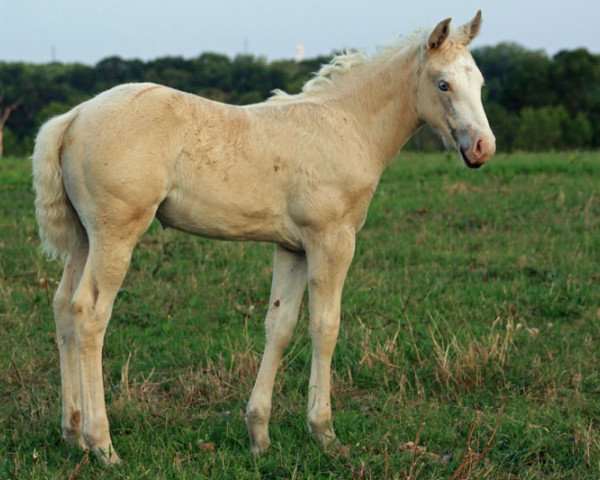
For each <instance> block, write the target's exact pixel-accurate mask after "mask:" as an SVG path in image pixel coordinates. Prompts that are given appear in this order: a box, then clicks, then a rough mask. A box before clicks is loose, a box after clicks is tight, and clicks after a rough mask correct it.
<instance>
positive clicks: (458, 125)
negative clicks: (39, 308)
mask: <svg viewBox="0 0 600 480" xmlns="http://www.w3.org/2000/svg"><path fill="white" fill-rule="evenodd" d="M450 20H451V19H450V18H448V19H446V20H443V21H442V22H440V23H439V24H437V26H436V27H435V28H433V29H422V30H418V31H416V32H415V33H414V34H413V35H411V36H409V37H408V38H406V39H404V40H399V41H397V42H396V43H395V44H392V45H388V46H387V47H384V48H382V49H380V50H379V51H378V52H376V53H375V54H373V55H371V56H367V55H366V54H363V53H356V52H353V53H352V52H351V53H345V54H341V55H338V56H336V57H334V59H333V60H332V61H331V63H329V64H327V65H324V66H322V67H321V69H320V70H319V72H317V74H316V75H315V76H314V78H312V79H311V80H310V81H308V82H307V83H306V84H305V86H304V87H303V89H302V91H301V92H300V93H298V94H294V95H291V94H287V93H284V92H282V91H275V92H274V94H273V96H272V97H271V98H270V99H268V100H267V101H265V102H262V103H258V104H254V105H248V106H233V105H226V104H223V103H218V102H215V101H211V100H208V99H204V98H201V97H199V96H195V95H192V94H189V93H184V92H181V91H178V90H174V89H171V88H168V87H165V86H161V85H157V84H151V83H141V84H125V85H121V86H117V87H115V88H112V89H110V90H108V91H105V92H103V93H101V94H99V95H97V96H96V97H94V98H92V99H90V100H88V101H85V102H84V103H81V104H80V105H78V106H76V107H74V108H73V109H72V110H70V111H69V112H67V113H65V114H63V115H60V116H57V117H54V118H52V119H50V120H49V121H48V122H46V123H45V124H44V125H43V126H42V128H41V129H40V131H39V133H38V135H37V138H36V143H35V148H34V152H33V156H32V168H33V184H34V189H35V192H36V199H35V211H36V218H37V222H38V225H39V234H40V238H41V245H42V249H43V251H44V252H45V253H46V254H47V255H48V256H49V257H50V258H56V257H60V258H61V259H62V260H63V261H64V271H63V274H62V278H61V280H60V283H59V285H58V288H57V291H56V294H55V296H54V301H53V312H54V318H55V323H56V332H57V335H56V340H57V343H58V349H59V357H60V373H61V387H62V388H61V391H62V392H61V393H62V422H61V427H62V435H63V437H64V438H65V439H66V440H67V441H69V442H72V443H74V444H75V445H78V446H80V447H82V448H87V449H90V450H92V452H94V453H95V454H96V456H97V457H98V459H99V460H100V461H101V462H103V463H105V464H115V463H118V462H119V461H120V458H119V456H118V455H117V452H116V451H115V449H114V447H113V444H112V441H111V437H110V434H109V423H108V419H107V415H106V408H105V400H104V389H103V388H104V387H103V381H102V347H103V342H104V335H105V332H106V328H107V326H108V323H109V319H110V317H111V313H112V308H113V303H114V300H115V297H116V295H117V292H118V290H119V289H120V287H121V284H122V282H123V279H124V277H125V275H126V272H127V270H128V267H129V264H130V259H131V255H132V251H133V249H134V247H135V245H136V243H137V241H138V240H139V238H140V236H141V235H142V234H143V233H144V232H145V231H146V230H147V229H148V228H149V226H150V224H151V223H152V221H153V219H154V218H157V219H158V220H159V221H160V223H161V224H162V225H163V226H164V227H165V228H166V227H171V228H174V229H177V230H181V231H184V232H188V233H191V234H194V235H200V236H204V237H209V238H215V239H223V240H243V241H262V242H272V243H274V244H275V254H274V257H275V258H274V268H273V282H272V287H271V293H270V299H269V307H268V311H267V313H266V319H265V331H266V335H265V337H266V341H265V347H264V353H263V356H262V360H261V363H260V367H259V371H258V374H257V378H256V383H255V385H254V387H253V389H252V393H251V395H250V399H249V402H248V405H247V410H246V415H245V421H246V424H247V428H248V431H249V435H250V440H251V442H250V443H251V450H252V452H253V453H254V454H259V453H261V452H263V451H264V450H266V449H267V448H268V447H269V444H270V440H269V418H270V412H271V400H272V392H273V385H274V381H275V375H276V372H277V369H278V366H279V364H280V361H281V358H282V354H283V352H284V349H285V348H286V346H287V345H288V342H289V341H290V337H291V335H292V331H293V330H294V327H295V324H296V321H297V317H298V311H299V308H300V304H301V300H302V297H303V295H304V291H305V289H306V287H307V285H308V298H309V300H308V309H309V335H310V338H311V342H312V357H311V371H310V382H309V391H308V409H307V424H308V428H309V431H310V433H311V434H312V436H313V437H314V438H315V439H316V441H317V442H318V443H320V444H321V445H323V446H324V447H330V446H332V445H335V444H336V443H337V439H336V435H335V431H334V428H333V423H332V412H331V403H330V390H331V379H330V375H331V359H332V355H333V351H334V347H335V344H336V341H337V336H338V330H339V324H340V310H341V297H342V288H343V285H344V281H345V278H346V274H347V271H348V268H349V266H350V263H351V261H352V257H353V254H354V247H355V237H356V235H357V233H358V232H359V231H360V230H361V228H362V227H363V224H364V222H365V218H366V214H367V209H368V206H369V203H370V201H371V199H372V197H373V193H374V192H375V189H376V187H377V184H378V182H379V179H380V176H381V174H382V172H383V171H384V169H385V168H386V166H387V165H388V164H389V163H390V162H391V161H392V159H393V158H394V157H395V155H396V154H397V153H398V152H399V151H400V149H401V147H402V146H403V145H404V143H405V142H406V141H407V140H408V139H409V138H410V136H411V135H412V134H413V132H415V131H416V130H417V129H418V128H419V127H420V126H421V125H422V124H425V123H427V124H429V125H430V126H431V127H432V128H434V129H435V130H436V131H437V132H439V134H440V135H441V137H442V138H443V139H444V141H445V142H446V143H447V145H453V146H454V147H455V148H456V149H457V151H458V152H460V157H462V160H463V161H464V163H465V164H466V165H467V166H468V167H470V168H478V167H480V166H481V165H483V164H484V163H485V162H486V161H487V160H488V159H489V158H490V157H491V156H492V155H493V154H494V153H495V148H496V147H495V138H494V135H493V133H492V131H491V129H490V126H489V123H488V120H487V118H486V115H485V112H484V109H483V106H482V103H481V88H482V85H483V77H482V74H481V72H480V71H479V70H478V68H477V66H476V65H475V62H474V60H473V58H472V56H471V54H470V53H469V51H468V49H467V46H468V45H469V43H470V42H471V40H472V39H473V38H474V37H475V36H476V35H477V34H478V32H479V29H480V25H481V11H478V12H477V14H476V15H475V17H474V18H473V19H472V20H471V21H470V22H468V23H466V24H464V25H462V26H460V27H459V28H456V29H451V27H450Z"/></svg>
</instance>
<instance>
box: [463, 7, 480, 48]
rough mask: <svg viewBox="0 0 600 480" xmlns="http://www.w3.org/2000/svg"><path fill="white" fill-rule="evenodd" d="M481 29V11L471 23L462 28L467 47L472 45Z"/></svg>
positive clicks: (478, 11)
mask: <svg viewBox="0 0 600 480" xmlns="http://www.w3.org/2000/svg"><path fill="white" fill-rule="evenodd" d="M480 28H481V10H477V13H476V14H475V16H474V17H473V20H471V21H470V22H469V23H467V24H465V25H463V26H462V27H460V31H461V34H462V37H463V38H464V43H465V45H468V44H469V43H471V40H473V39H474V38H475V37H476V36H477V34H478V33H479V29H480Z"/></svg>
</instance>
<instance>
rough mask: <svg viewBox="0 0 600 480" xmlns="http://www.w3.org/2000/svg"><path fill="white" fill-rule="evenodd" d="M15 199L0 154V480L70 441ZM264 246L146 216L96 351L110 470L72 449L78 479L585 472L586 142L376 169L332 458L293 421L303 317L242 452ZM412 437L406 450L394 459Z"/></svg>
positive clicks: (339, 359) (598, 426) (589, 189)
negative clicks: (255, 453)
mask: <svg viewBox="0 0 600 480" xmlns="http://www.w3.org/2000/svg"><path fill="white" fill-rule="evenodd" d="M32 203H33V195H32V192H31V187H30V173H29V163H28V162H27V161H25V160H23V159H2V160H1V161H0V248H1V252H2V257H1V266H0V478H19V479H21V478H23V479H30V478H35V479H41V478H49V479H55V478H56V479H58V478H66V477H68V476H69V475H70V474H71V473H72V472H74V470H75V469H76V466H77V464H78V463H80V461H81V460H82V458H83V453H82V452H80V451H77V450H76V449H74V448H72V447H69V446H67V445H65V444H64V442H62V441H61V439H60V418H59V415H60V398H59V394H60V378H59V370H58V354H57V349H56V345H55V339H54V333H53V332H54V325H53V321H52V314H51V307H50V302H49V299H51V296H52V294H53V290H54V289H55V287H56V284H57V281H58V280H59V275H60V266H59V265H58V264H57V263H56V262H54V263H50V262H46V261H45V260H44V259H43V258H42V257H41V255H40V252H39V246H38V240H37V236H36V229H35V223H34V218H33V209H32ZM272 250H273V248H272V247H271V246H269V245H255V244H240V243H224V242H215V241H208V240H204V239H200V238H194V237H192V236H187V235H185V234H181V233H177V232H173V231H170V230H167V231H162V230H161V229H160V228H159V227H158V226H157V225H153V227H152V228H151V230H150V232H149V233H148V234H147V235H146V236H145V237H143V239H142V241H141V243H140V245H139V246H138V248H137V249H136V251H135V254H134V259H133V264H132V267H131V269H130V271H129V274H128V276H127V279H126V282H125V285H124V287H123V290H122V291H121V292H120V294H119V296H118V298H117V301H116V304H115V308H114V314H113V318H112V321H111V324H110V326H109V330H108V334H107V338H106V345H105V352H104V357H105V361H104V371H105V388H106V396H107V402H108V412H109V419H110V422H111V429H112V435H113V442H114V444H115V447H116V449H117V451H118V452H119V454H120V455H121V456H122V457H123V459H124V460H125V463H124V464H123V465H122V466H120V467H118V468H116V469H110V470H104V469H103V468H102V467H101V466H100V465H99V464H98V462H96V460H95V459H91V461H90V462H89V463H86V462H83V463H82V465H81V470H80V471H79V473H78V474H77V475H76V476H77V478H98V479H108V478H131V479H142V478H149V479H161V478H165V479H167V478H168V479H170V478H178V479H179V478H190V479H192V478H194V479H195V478H234V479H241V478H297V479H300V478H356V479H359V478H363V479H367V478H373V479H385V478H409V477H410V478H422V479H431V478H451V477H452V475H453V473H456V474H457V478H491V479H509V478H510V479H516V478H519V479H533V478H544V479H561V480H562V479H587V478H589V479H597V478H600V300H599V299H600V154H599V153H581V154H539V155H533V154H528V155H520V154H515V155H509V156H506V155H499V156H498V157H497V158H495V159H494V160H493V161H492V162H491V163H490V164H489V165H487V166H486V167H485V168H483V169H481V170H478V171H472V170H469V169H466V168H464V167H463V166H461V165H460V163H459V161H458V160H457V159H456V158H455V155H452V156H451V158H450V157H449V156H445V155H443V154H439V155H416V154H406V155H402V156H401V157H400V158H399V159H397V160H396V161H395V162H394V163H393V164H392V166H391V167H390V168H389V169H388V171H386V172H385V175H384V176H383V178H382V180H381V184H380V186H379V189H378V191H377V194H376V196H375V198H374V200H373V203H372V205H371V209H370V211H369V216H368V220H367V223H366V225H365V227H364V229H363V231H362V232H361V233H360V234H359V238H358V246H357V251H356V256H355V260H354V263H353V266H352V267H351V269H350V273H349V276H348V281H347V283H346V288H345V292H344V302H343V308H342V328H341V333H340V338H339V342H338V347H337V349H336V352H335V356H334V371H335V374H334V378H333V403H334V423H335V427H336V430H337V433H338V435H339V438H340V439H341V441H342V442H343V443H344V444H345V445H347V448H345V449H344V450H343V451H341V452H338V453H335V454H331V453H326V452H324V451H322V450H321V449H320V448H319V447H318V446H317V445H316V444H314V443H313V442H312V440H311V438H310V436H309V434H308V432H307V429H306V426H305V410H306V396H307V384H308V373H309V368H310V363H309V361H310V344H309V342H308V339H307V314H306V310H305V308H303V311H302V313H301V318H300V322H299V325H298V327H297V330H296V332H295V335H294V338H293V340H292V344H291V345H290V347H289V348H288V350H287V353H286V356H285V359H284V362H283V366H282V369H281V370H280V374H279V375H278V378H277V383H276V386H275V393H274V405H273V415H272V420H271V439H272V441H273V445H272V447H271V450H270V451H269V452H268V453H267V454H265V455H263V456H261V457H260V458H257V459H255V458H253V457H252V455H251V454H250V451H249V440H248V438H247V434H246V430H245V425H244V421H243V417H242V412H243V410H244V408H245V403H246V401H247V399H248V396H249V393H250V390H251V388H252V383H253V380H254V376H255V374H256V370H257V366H258V362H259V360H260V354H261V352H262V348H263V344H264V340H263V330H262V323H263V320H262V318H263V315H264V313H265V311H266V306H267V301H268V293H269V286H270V273H271V257H272ZM40 279H46V280H47V285H48V288H47V290H46V289H44V288H42V286H41V285H40ZM502 399H504V410H503V411H502V410H501V406H502V401H503V400H502ZM496 427H497V430H496ZM470 432H471V433H470ZM494 433H495V434H494ZM417 435H419V440H418V444H419V445H420V446H422V447H425V450H424V451H423V449H422V448H421V449H419V452H418V453H415V454H411V449H410V448H409V446H408V445H407V443H408V442H411V441H413V442H414V441H415V439H416V437H417ZM492 437H493V438H492ZM490 439H491V442H490V443H489V447H488V448H485V445H486V442H488V441H489V440H490ZM480 453H481V455H479V454H480ZM476 461H478V463H477V464H476V465H475V463H476ZM469 462H471V463H469ZM411 464H412V468H413V470H412V473H411ZM461 465H462V467H461ZM468 465H472V466H474V470H473V471H472V472H470V473H469V472H468V471H467V470H465V467H468ZM461 468H462V469H463V470H462V472H463V473H462V474H460V469H461ZM460 475H462V476H460Z"/></svg>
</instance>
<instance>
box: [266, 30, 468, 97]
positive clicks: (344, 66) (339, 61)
mask: <svg viewBox="0 0 600 480" xmlns="http://www.w3.org/2000/svg"><path fill="white" fill-rule="evenodd" d="M430 33H431V28H423V29H418V30H416V31H415V32H413V33H412V34H411V35H409V36H407V37H400V38H398V39H396V40H394V41H392V42H391V43H389V44H387V45H384V46H380V47H378V48H377V51H376V53H375V54H374V55H373V56H369V55H367V54H366V53H364V52H362V51H360V50H347V51H345V52H343V53H341V54H339V55H335V56H334V57H333V58H332V59H331V61H330V62H329V63H326V64H323V65H322V66H321V68H320V69H319V70H318V71H317V72H316V73H314V76H313V78H311V79H310V80H309V81H308V82H306V83H305V84H304V86H303V87H302V90H301V91H300V92H299V93H296V94H290V93H287V92H285V91H283V90H281V89H275V90H273V92H272V96H271V97H269V98H268V99H267V102H281V101H293V100H300V99H306V98H310V97H314V96H317V95H318V94H321V93H323V92H327V91H330V90H332V89H335V88H336V87H337V86H338V85H339V83H340V82H341V81H346V79H347V78H348V76H349V75H348V74H349V73H357V72H359V71H361V70H363V69H364V68H365V67H367V66H372V65H373V64H375V63H386V62H387V61H388V60H390V59H391V58H393V57H396V56H397V55H400V54H409V53H411V52H412V53H416V55H415V63H416V64H417V65H416V66H417V67H418V65H419V64H420V63H421V61H422V59H423V53H424V52H425V50H426V40H427V37H428V35H429V34H430ZM464 43H465V39H464V32H463V31H462V30H461V29H460V28H457V29H454V30H452V32H451V34H450V36H449V38H448V39H447V41H446V42H445V45H444V48H443V49H444V51H447V50H449V49H455V48H456V47H457V46H464Z"/></svg>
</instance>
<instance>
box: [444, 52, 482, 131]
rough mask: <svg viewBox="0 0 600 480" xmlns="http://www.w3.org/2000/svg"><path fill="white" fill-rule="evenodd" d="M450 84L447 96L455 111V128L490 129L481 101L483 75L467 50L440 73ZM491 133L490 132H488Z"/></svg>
mask: <svg viewBox="0 0 600 480" xmlns="http://www.w3.org/2000/svg"><path fill="white" fill-rule="evenodd" d="M442 75H443V76H446V77H447V80H446V82H448V83H449V84H450V86H451V90H450V91H449V92H447V93H448V95H447V97H448V99H449V101H450V102H451V105H452V107H453V110H454V112H455V118H454V121H455V122H456V124H455V125H453V126H454V128H455V129H456V130H463V129H474V130H479V131H481V132H485V131H487V130H489V129H490V125H489V123H488V119H487V117H486V115H485V111H484V110H483V105H482V103H481V88H482V87H483V76H482V75H481V72H480V71H479V69H478V68H477V65H475V62H474V61H473V57H471V55H470V54H469V53H468V52H465V53H464V54H462V55H460V56H459V57H458V58H457V59H456V61H455V62H454V63H453V64H452V65H451V66H450V67H449V68H448V69H445V71H444V72H443V73H442ZM489 133H490V134H491V132H489Z"/></svg>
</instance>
